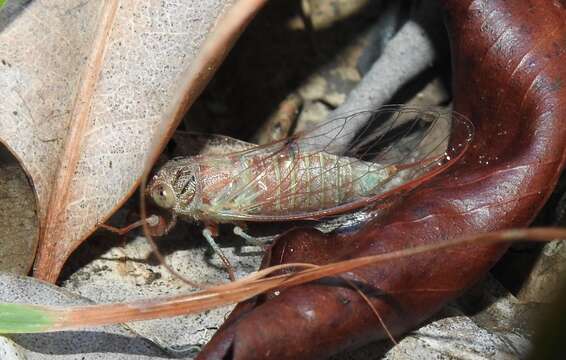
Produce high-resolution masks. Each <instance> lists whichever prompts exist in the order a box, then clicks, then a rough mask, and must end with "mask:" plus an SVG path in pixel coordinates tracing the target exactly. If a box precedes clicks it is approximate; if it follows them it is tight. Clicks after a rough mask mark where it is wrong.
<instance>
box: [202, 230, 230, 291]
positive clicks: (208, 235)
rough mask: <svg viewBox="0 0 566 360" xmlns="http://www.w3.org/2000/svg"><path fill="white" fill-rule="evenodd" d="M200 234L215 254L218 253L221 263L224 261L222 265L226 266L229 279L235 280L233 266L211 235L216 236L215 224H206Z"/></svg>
mask: <svg viewBox="0 0 566 360" xmlns="http://www.w3.org/2000/svg"><path fill="white" fill-rule="evenodd" d="M202 236H203V237H204V238H205V239H206V241H207V242H208V245H210V247H211V248H212V250H214V252H215V253H216V255H218V257H219V258H220V260H222V263H224V267H226V271H228V276H229V277H230V280H232V281H234V280H236V275H235V272H234V267H233V266H232V264H231V263H230V260H228V258H227V257H226V255H224V252H223V251H222V249H221V248H220V246H218V244H217V243H216V241H215V240H214V237H213V236H218V228H217V226H216V225H215V224H207V225H206V227H205V228H204V230H202Z"/></svg>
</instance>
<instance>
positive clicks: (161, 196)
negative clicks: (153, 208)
mask: <svg viewBox="0 0 566 360" xmlns="http://www.w3.org/2000/svg"><path fill="white" fill-rule="evenodd" d="M150 196H151V198H152V199H153V201H154V202H155V204H156V205H157V206H159V207H162V208H164V209H172V208H174V207H175V204H176V202H177V199H176V196H175V192H174V190H173V188H172V187H171V185H169V184H166V183H159V184H155V185H154V186H153V187H152V189H151V193H150Z"/></svg>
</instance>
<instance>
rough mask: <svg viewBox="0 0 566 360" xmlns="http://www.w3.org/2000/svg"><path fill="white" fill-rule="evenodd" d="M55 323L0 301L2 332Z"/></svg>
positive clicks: (47, 314)
mask: <svg viewBox="0 0 566 360" xmlns="http://www.w3.org/2000/svg"><path fill="white" fill-rule="evenodd" d="M0 1H1V0H0ZM54 324H55V316H54V314H53V313H52V312H51V311H49V310H44V309H41V308H40V307H38V306H34V305H24V304H1V303H0V333H33V332H45V331H49V330H50V329H51V328H52V327H53V325H54Z"/></svg>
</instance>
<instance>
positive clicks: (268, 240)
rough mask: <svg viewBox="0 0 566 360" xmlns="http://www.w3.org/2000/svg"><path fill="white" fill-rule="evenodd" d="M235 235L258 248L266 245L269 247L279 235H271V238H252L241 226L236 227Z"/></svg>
mask: <svg viewBox="0 0 566 360" xmlns="http://www.w3.org/2000/svg"><path fill="white" fill-rule="evenodd" d="M234 234H236V235H238V236H239V237H241V238H243V239H244V240H246V242H247V243H248V244H250V245H256V246H264V245H269V244H271V243H272V242H273V240H275V238H276V237H277V235H271V236H252V235H249V234H246V233H245V232H244V230H243V229H242V228H241V227H239V226H234Z"/></svg>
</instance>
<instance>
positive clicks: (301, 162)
mask: <svg viewBox="0 0 566 360" xmlns="http://www.w3.org/2000/svg"><path fill="white" fill-rule="evenodd" d="M472 136H473V126H472V124H471V122H470V121H469V120H467V119H466V118H464V117H463V116H461V115H459V114H457V113H453V112H443V111H440V110H435V109H427V108H409V107H404V106H388V107H384V108H380V109H379V110H374V111H360V112H356V113H353V114H348V115H345V116H343V117H339V118H335V119H332V120H330V121H327V122H325V123H323V124H321V125H320V126H318V127H316V128H314V129H311V130H309V131H306V132H303V133H301V134H297V135H295V136H293V137H290V138H288V139H285V140H282V141H278V142H275V143H271V144H268V145H262V146H254V147H252V148H250V149H246V150H242V151H237V152H234V153H232V154H230V155H229V158H230V162H231V163H233V164H237V166H235V170H234V173H233V179H234V180H233V181H232V182H231V184H230V186H227V187H226V189H225V190H224V191H222V192H220V193H219V194H217V196H216V197H215V202H214V205H213V209H211V210H212V211H216V212H217V213H219V214H221V215H222V216H223V217H224V218H225V219H232V220H248V221H285V220H297V219H316V218H320V217H325V216H331V215H336V214H340V213H342V212H345V211H350V210H353V209H356V208H361V207H364V206H367V205H370V204H372V203H375V202H378V201H383V200H385V199H388V198H390V197H392V196H395V195H398V194H400V193H402V192H404V191H408V190H411V189H413V188H415V187H416V186H418V185H419V184H421V183H423V182H424V181H427V180H428V179H430V178H431V177H432V176H434V175H436V174H438V173H440V172H442V171H443V170H445V169H446V168H447V167H449V166H450V165H451V164H453V163H454V162H455V161H457V160H458V159H459V158H460V157H461V155H462V154H463V153H464V151H465V149H466V148H467V146H468V144H469V143H470V141H471V139H472ZM223 160H224V161H223V163H225V161H226V158H225V157H223ZM219 163H220V162H219Z"/></svg>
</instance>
